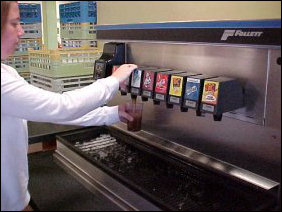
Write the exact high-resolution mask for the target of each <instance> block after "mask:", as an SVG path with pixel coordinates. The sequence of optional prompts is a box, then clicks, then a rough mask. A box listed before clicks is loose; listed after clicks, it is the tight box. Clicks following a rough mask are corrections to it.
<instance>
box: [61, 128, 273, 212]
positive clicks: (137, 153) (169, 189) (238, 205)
mask: <svg viewBox="0 0 282 212" xmlns="http://www.w3.org/2000/svg"><path fill="white" fill-rule="evenodd" d="M58 139H59V140H60V141H61V142H62V143H64V144H65V145H67V146H68V147H70V148H71V149H72V150H74V151H75V152H77V153H79V154H80V155H81V156H83V157H85V158H87V159H88V161H91V163H92V164H93V165H95V166H97V167H99V168H101V169H103V170H104V171H106V172H107V173H109V174H111V175H112V176H113V177H114V178H115V179H119V180H120V181H121V182H122V183H124V184H125V185H127V186H129V187H130V188H131V189H133V190H135V191H136V192H138V193H139V194H140V195H142V196H144V197H145V198H146V199H148V200H149V201H151V202H153V203H154V204H156V205H158V206H159V207H161V208H163V209H169V210H174V211H175V210H180V211H185V210H188V211H211V210H212V211H214V210H224V211H235V210H236V211H242V210H244V211H246V210H258V208H259V209H261V207H263V208H268V207H269V206H270V205H271V204H272V203H273V199H272V198H271V197H270V196H268V195H267V194H265V193H263V192H262V191H260V190H257V189H255V188H251V187H248V186H243V185H241V184H240V183H238V182H234V181H233V180H230V179H226V178H223V177H222V176H218V175H215V174H214V173H212V172H208V171H207V170H203V169H202V168H199V167H197V166H194V165H192V164H187V163H185V162H183V161H181V160H179V159H176V158H174V157H173V156H172V155H169V154H168V153H164V152H160V151H158V150H156V149H153V148H151V147H148V146H145V145H142V144H141V143H140V142H138V140H136V139H134V138H132V137H130V136H126V135H124V134H122V133H119V132H118V131H117V130H113V129H111V128H109V129H108V128H92V129H87V130H80V131H76V132H75V133H71V134H64V135H61V136H58ZM262 205H263V206H262Z"/></svg>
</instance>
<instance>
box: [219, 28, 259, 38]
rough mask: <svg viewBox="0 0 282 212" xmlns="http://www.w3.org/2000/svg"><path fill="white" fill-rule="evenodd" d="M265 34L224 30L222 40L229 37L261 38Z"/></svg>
mask: <svg viewBox="0 0 282 212" xmlns="http://www.w3.org/2000/svg"><path fill="white" fill-rule="evenodd" d="M262 34H263V32H250V31H248V32H244V31H242V30H224V32H223V35H222V37H221V39H220V40H227V39H228V38H229V37H260V36H261V35H262Z"/></svg>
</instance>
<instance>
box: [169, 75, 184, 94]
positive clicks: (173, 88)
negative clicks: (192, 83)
mask: <svg viewBox="0 0 282 212" xmlns="http://www.w3.org/2000/svg"><path fill="white" fill-rule="evenodd" d="M182 84H183V77H179V76H172V77H171V80H170V88H169V94H170V95H173V96H179V97H180V96H181V94H182Z"/></svg>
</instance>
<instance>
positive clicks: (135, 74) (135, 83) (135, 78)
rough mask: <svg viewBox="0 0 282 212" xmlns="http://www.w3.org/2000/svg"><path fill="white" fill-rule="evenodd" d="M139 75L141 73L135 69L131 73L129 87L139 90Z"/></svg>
mask: <svg viewBox="0 0 282 212" xmlns="http://www.w3.org/2000/svg"><path fill="white" fill-rule="evenodd" d="M141 75H142V71H141V70H139V69H135V70H134V71H133V72H132V79H131V86H132V87H135V88H140V87H141Z"/></svg>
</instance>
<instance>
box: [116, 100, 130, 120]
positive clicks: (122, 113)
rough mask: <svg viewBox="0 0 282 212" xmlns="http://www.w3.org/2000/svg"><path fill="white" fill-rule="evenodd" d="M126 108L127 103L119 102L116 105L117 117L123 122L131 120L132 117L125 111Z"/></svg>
mask: <svg viewBox="0 0 282 212" xmlns="http://www.w3.org/2000/svg"><path fill="white" fill-rule="evenodd" d="M127 108H128V103H125V104H121V105H119V106H118V115H119V119H120V120H121V121H122V122H124V123H127V121H133V117H132V116H131V115H129V114H128V113H127V111H128V109H127Z"/></svg>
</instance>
